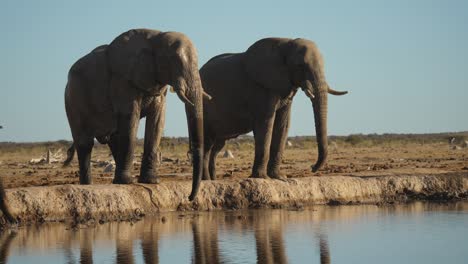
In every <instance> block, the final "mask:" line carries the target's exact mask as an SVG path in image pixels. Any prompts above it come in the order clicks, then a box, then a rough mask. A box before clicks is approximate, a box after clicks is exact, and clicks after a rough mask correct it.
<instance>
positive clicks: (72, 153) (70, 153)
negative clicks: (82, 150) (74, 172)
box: [63, 143, 75, 167]
mask: <svg viewBox="0 0 468 264" xmlns="http://www.w3.org/2000/svg"><path fill="white" fill-rule="evenodd" d="M73 157H75V143H73V144H72V145H71V146H70V147H69V148H68V150H67V159H66V160H65V161H64V162H63V167H67V166H68V165H70V163H71V162H72V160H73Z"/></svg>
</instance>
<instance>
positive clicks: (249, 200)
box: [0, 173, 468, 225]
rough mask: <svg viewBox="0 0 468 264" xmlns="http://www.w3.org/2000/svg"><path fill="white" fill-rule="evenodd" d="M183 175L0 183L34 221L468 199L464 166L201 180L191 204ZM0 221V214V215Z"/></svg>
mask: <svg viewBox="0 0 468 264" xmlns="http://www.w3.org/2000/svg"><path fill="white" fill-rule="evenodd" d="M190 188H191V184H190V182H189V181H179V182H163V183H161V184H159V185H148V184H132V185H111V184H105V185H88V186H86V185H71V184H66V185H56V186H44V187H22V188H12V189H7V190H5V191H6V197H7V202H8V204H9V206H10V210H11V213H12V215H13V216H14V217H15V218H16V219H17V220H18V221H19V223H20V224H26V223H34V222H56V221H59V222H63V221H73V222H90V221H91V222H96V223H97V222H101V223H102V222H108V221H125V220H135V219H139V218H141V217H143V216H145V215H155V214H157V213H158V212H168V211H206V210H238V209H247V208H299V209H300V208H302V207H303V206H310V205H323V204H329V205H341V204H386V203H395V202H397V203H398V202H410V201H417V200H429V201H456V200H466V199H468V173H448V174H437V175H421V176H405V175H401V176H378V177H369V176H366V177H359V176H324V177H305V178H295V179H289V180H288V181H286V182H282V181H277V180H264V179H243V180H222V181H212V182H203V183H202V185H201V190H200V193H199V194H198V197H197V199H196V200H195V201H194V202H193V203H191V202H189V201H188V199H187V197H188V194H189V193H190ZM0 224H1V225H5V224H6V221H5V219H4V218H3V216H2V219H0Z"/></svg>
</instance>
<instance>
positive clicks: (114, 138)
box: [107, 134, 119, 163]
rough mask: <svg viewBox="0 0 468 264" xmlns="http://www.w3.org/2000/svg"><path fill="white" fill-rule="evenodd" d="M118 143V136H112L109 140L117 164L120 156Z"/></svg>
mask: <svg viewBox="0 0 468 264" xmlns="http://www.w3.org/2000/svg"><path fill="white" fill-rule="evenodd" d="M118 143H119V142H118V137H117V134H112V135H111V136H110V138H109V142H107V145H108V146H109V148H110V150H111V153H112V157H113V158H114V161H115V163H117V157H118V156H119V150H118V146H119V145H118Z"/></svg>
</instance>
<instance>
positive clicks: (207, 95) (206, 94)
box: [203, 91, 213, 101]
mask: <svg viewBox="0 0 468 264" xmlns="http://www.w3.org/2000/svg"><path fill="white" fill-rule="evenodd" d="M203 99H206V100H208V101H209V100H211V99H213V97H212V96H211V95H209V94H208V93H206V92H205V91H203Z"/></svg>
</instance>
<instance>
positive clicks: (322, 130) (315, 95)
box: [303, 80, 328, 172]
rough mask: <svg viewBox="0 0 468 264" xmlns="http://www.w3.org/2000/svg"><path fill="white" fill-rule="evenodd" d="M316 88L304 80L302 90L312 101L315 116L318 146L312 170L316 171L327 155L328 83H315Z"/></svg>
mask: <svg viewBox="0 0 468 264" xmlns="http://www.w3.org/2000/svg"><path fill="white" fill-rule="evenodd" d="M316 85H317V87H318V89H315V90H314V89H313V87H312V83H311V82H310V81H309V80H306V81H305V84H304V86H303V89H304V92H305V93H306V94H307V96H309V98H310V100H311V101H312V107H313V109H314V118H315V134H316V140H317V148H318V159H317V162H316V163H315V165H313V166H312V171H313V172H316V171H318V170H319V169H320V168H322V167H323V165H325V163H326V161H327V156H328V138H327V114H328V85H327V84H326V82H325V81H320V82H318V83H317V84H316Z"/></svg>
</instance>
